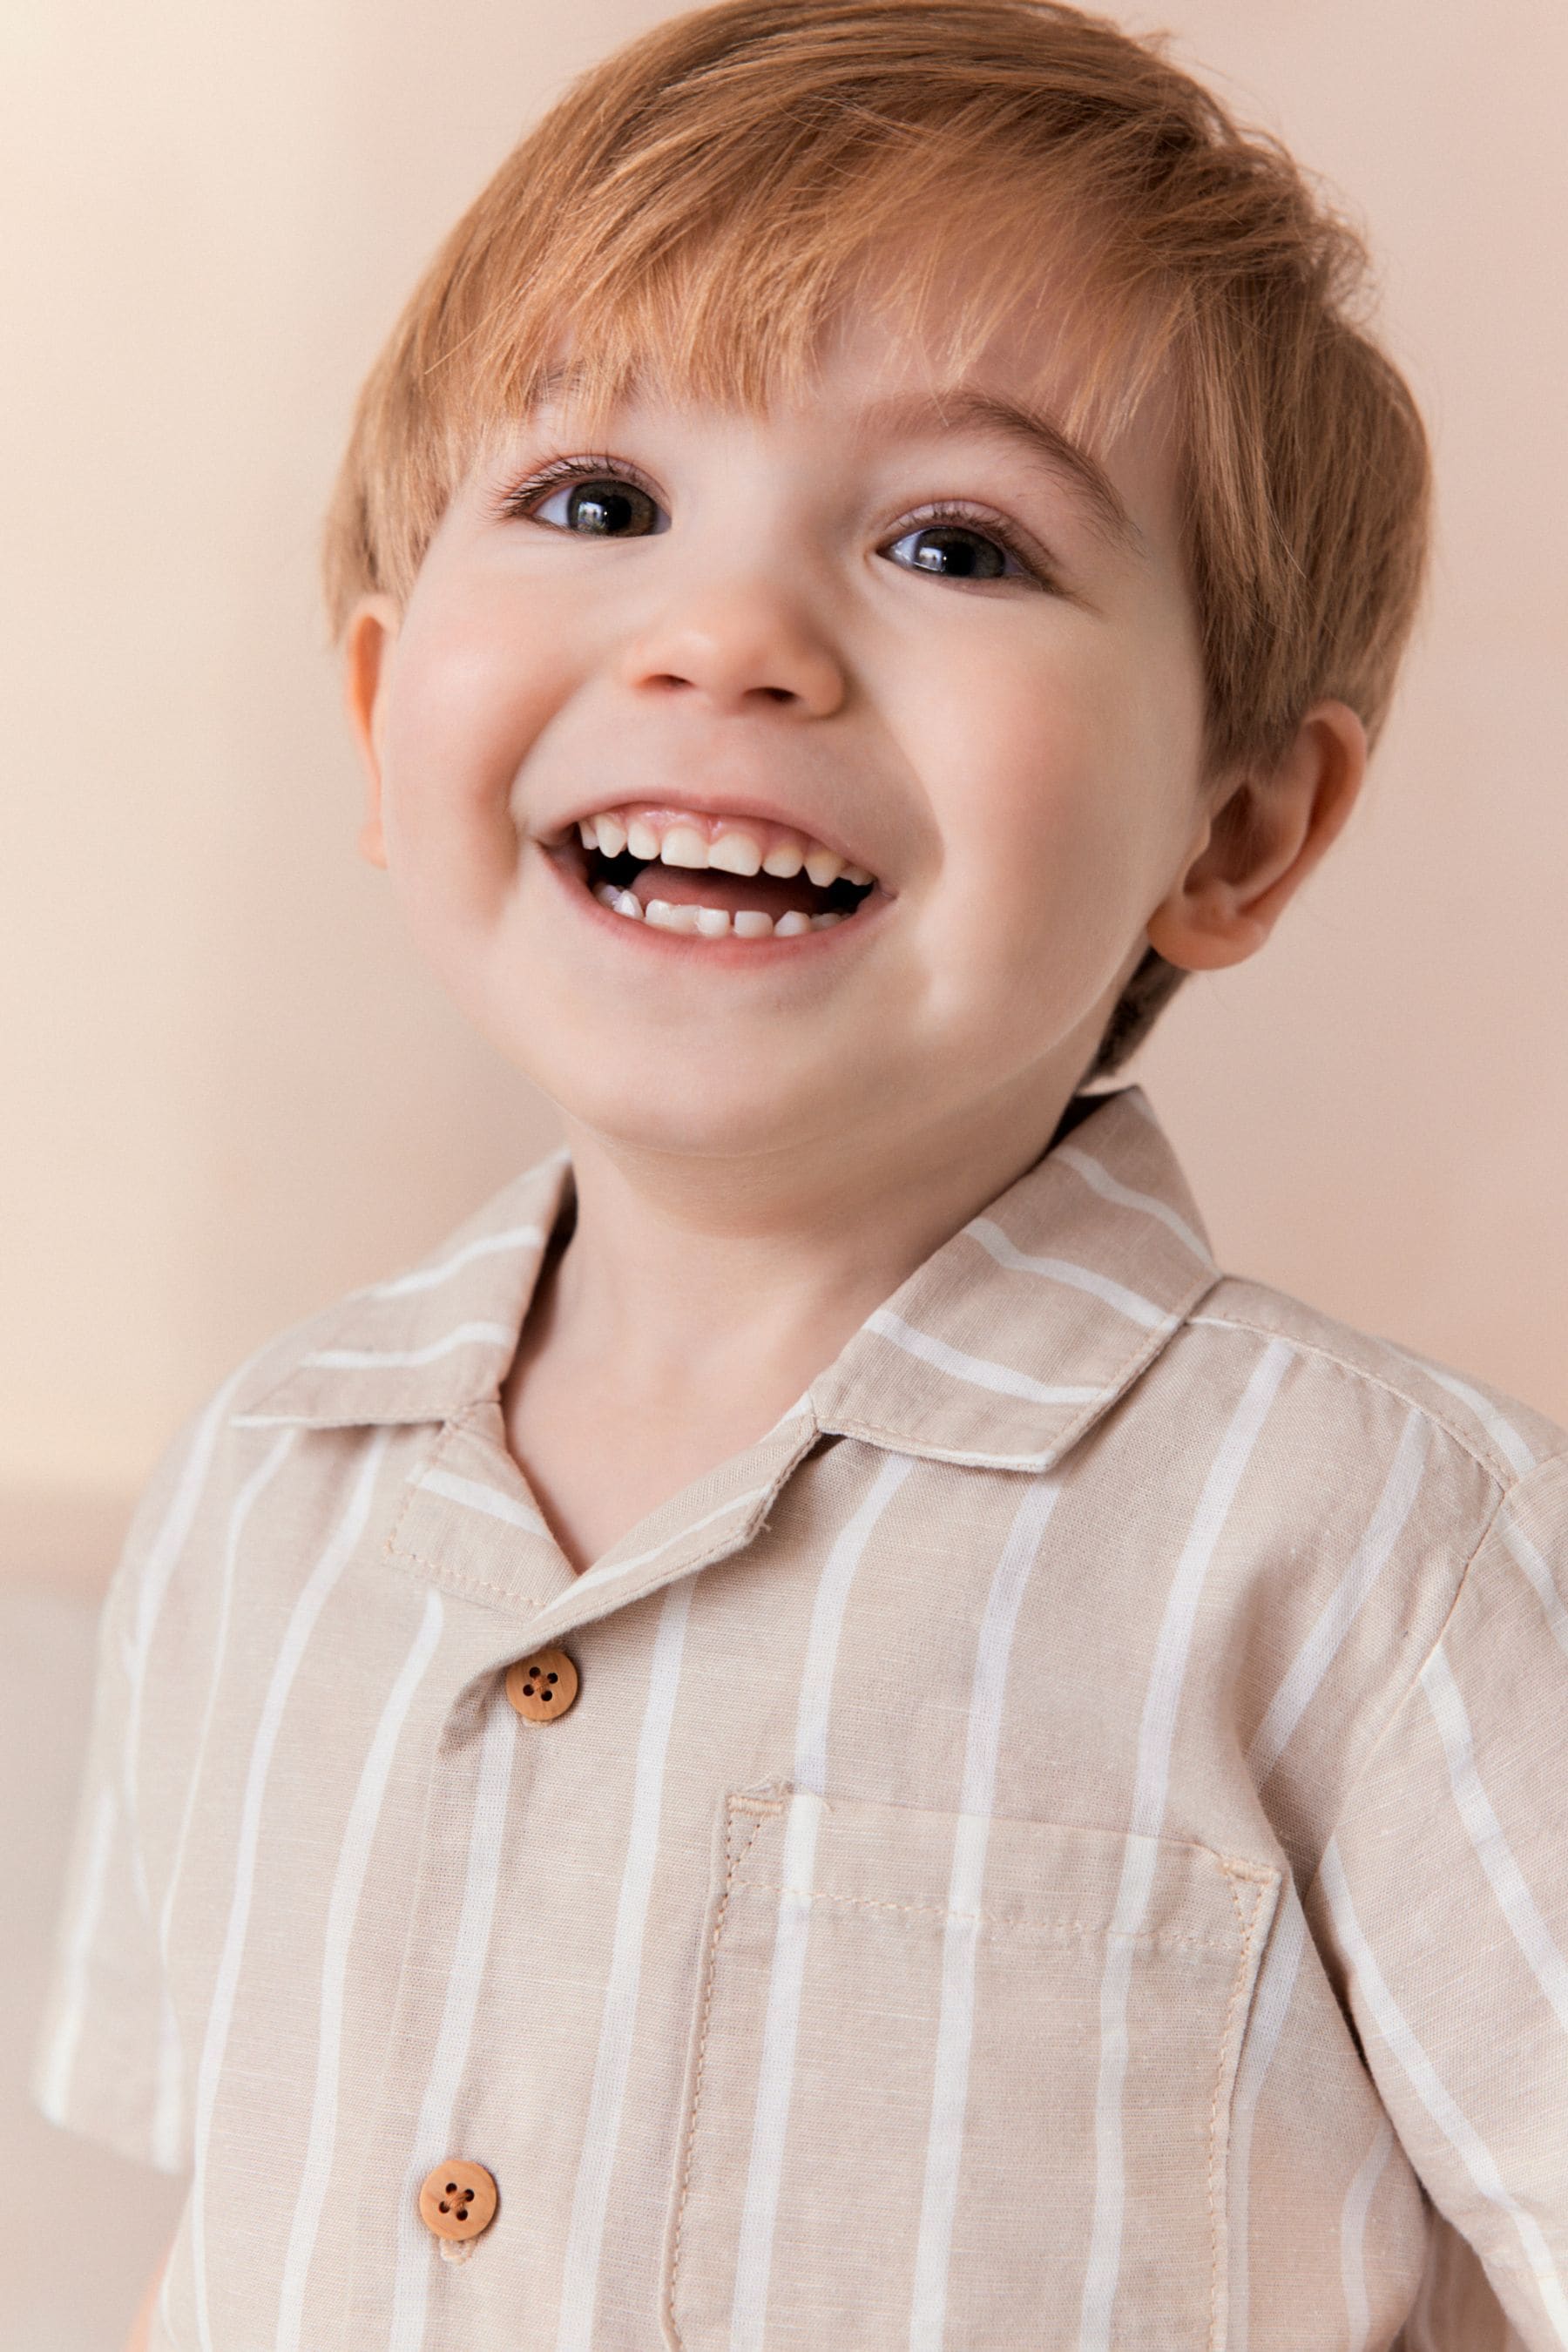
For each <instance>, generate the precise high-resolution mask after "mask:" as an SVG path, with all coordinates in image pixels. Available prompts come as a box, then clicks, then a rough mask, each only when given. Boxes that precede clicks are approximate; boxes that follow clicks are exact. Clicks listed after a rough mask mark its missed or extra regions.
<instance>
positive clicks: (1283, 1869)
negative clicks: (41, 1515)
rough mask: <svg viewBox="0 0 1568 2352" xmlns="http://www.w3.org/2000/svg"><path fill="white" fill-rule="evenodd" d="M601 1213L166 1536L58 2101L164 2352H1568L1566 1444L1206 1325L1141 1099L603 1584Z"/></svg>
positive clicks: (222, 1471) (119, 1653)
mask: <svg viewBox="0 0 1568 2352" xmlns="http://www.w3.org/2000/svg"><path fill="white" fill-rule="evenodd" d="M569 1187H570V1167H569V1163H568V1161H567V1160H566V1159H565V1158H564V1156H563V1155H556V1156H555V1157H554V1158H552V1159H551V1160H546V1161H544V1162H543V1163H542V1164H541V1165H540V1166H539V1167H537V1168H535V1169H533V1170H531V1171H529V1172H528V1173H527V1174H525V1175H523V1176H521V1177H520V1178H518V1179H517V1181H515V1182H514V1183H512V1184H511V1185H510V1186H509V1187H508V1188H506V1190H504V1191H503V1192H500V1194H499V1195H498V1196H497V1197H496V1198H495V1199H494V1200H493V1201H491V1202H489V1203H488V1204H487V1205H486V1206H485V1207H484V1208H483V1209H481V1210H480V1211H479V1213H478V1214H477V1215H475V1216H474V1217H473V1218H472V1219H471V1220H470V1221H469V1222H468V1223H467V1224H465V1225H464V1226H463V1227H462V1228H460V1230H459V1231H458V1233H456V1234H453V1235H452V1236H451V1237H450V1238H449V1239H448V1240H447V1242H445V1243H443V1244H441V1246H440V1247H439V1248H437V1249H436V1250H435V1251H433V1252H432V1253H431V1255H430V1256H429V1258H428V1259H427V1260H426V1263H425V1264H424V1265H421V1266H419V1267H417V1268H416V1269H415V1270H414V1271H413V1272H411V1273H408V1274H405V1275H403V1276H399V1277H398V1278H396V1279H395V1280H392V1281H389V1282H385V1283H382V1284H380V1285H377V1286H374V1288H371V1289H369V1290H366V1291H363V1292H361V1293H358V1294H357V1295H355V1296H354V1297H351V1298H350V1299H348V1300H346V1301H344V1302H342V1303H341V1304H340V1305H338V1306H336V1307H333V1308H332V1309H331V1310H330V1311H329V1312H327V1313H325V1314H322V1315H321V1316H319V1317H317V1318H313V1319H312V1320H311V1321H310V1322H308V1323H306V1324H304V1325H303V1326H301V1327H300V1328H297V1329H295V1330H293V1331H292V1332H289V1333H288V1334H285V1335H284V1336H283V1337H282V1338H280V1339H278V1340H276V1341H274V1342H272V1343H271V1344H269V1345H268V1347H267V1348H266V1349H263V1350H262V1351H261V1353H260V1354H259V1355H258V1357H257V1358H255V1359H253V1360H251V1361H250V1362H249V1363H247V1364H246V1365H244V1366H242V1367H241V1368H240V1370H238V1371H237V1373H236V1374H235V1375H234V1376H233V1377H232V1378H231V1379H230V1380H229V1381H227V1382H226V1384H225V1386H224V1387H223V1389H222V1390H221V1391H219V1392H218V1393H217V1394H216V1396H215V1397H214V1398H213V1399H212V1401H211V1402H210V1403H209V1404H208V1405H207V1406H206V1407H205V1410H204V1411H203V1412H200V1413H199V1414H197V1415H195V1416H194V1417H193V1420H192V1422H191V1423H190V1424H189V1426H188V1427H187V1428H186V1429H185V1430H184V1431H183V1432H182V1433H180V1434H179V1436H178V1437H177V1439H176V1440H175V1441H174V1443H173V1444H171V1446H170V1448H169V1450H168V1452H167V1453H166V1454H165V1456H164V1458H163V1461H162V1463H161V1464H160V1465H159V1467H158V1469H157V1471H156V1473H155V1475H154V1476H153V1480H152V1482H151V1484H150V1486H149V1487H148V1490H147V1492H146V1494H145V1496H143V1498H142V1503H141V1506H140V1507H139V1509H138V1512H137V1515H136V1518H135V1522H134V1525H133V1527H132V1532H131V1535H130V1537H129V1538H128V1541H127V1545H126V1550H125V1554H124V1558H123V1560H122V1563H121V1568H120V1570H119V1572H118V1574H117V1577H116V1580H115V1582H114V1585H113V1588H112V1591H111V1592H110V1597H109V1600H108V1601H107V1603H106V1607H105V1611H104V1615H103V1619H102V1629H101V1643H100V1684H99V1691H98V1708H97V1716H96V1722H95V1729H94V1735H93V1741H92V1747H91V1752H90V1756H89V1763H88V1767H87V1773H86V1780H85V1784H84V1787H83V1791H82V1799H81V1815H80V1826H79V1833H78V1838H77V1843H76V1848H75V1853H74V1858H73V1862H72V1867H71V1877H70V1883H69V1889H68V1902H67V1906H66V1910H65V1915H64V1917H63V1920H62V1928H61V1936H62V1941H61V1955H60V1962H59V1968H58V1977H57V1980H56V1985H55V1990H54V1993H53V1998H52V2000H51V2005H50V2011H49V2015H48V2017H47V2022H46V2029H45V2032H44V2035H43V2038H42V2040H41V2042H40V2045H39V2051H38V2057H37V2096H38V2098H39V2101H40V2104H41V2105H43V2106H44V2108H45V2110H46V2112H47V2113H48V2114H49V2115H51V2116H54V2117H55V2118H56V2119H57V2120H58V2121H60V2122H63V2123H65V2124H66V2125H68V2126H72V2127H74V2128H76V2129H79V2130H81V2131H85V2132H88V2133H90V2134H92V2135H94V2136H96V2137H100V2138H102V2139H104V2140H106V2141H108V2142H109V2143H110V2145H112V2146H113V2147H118V2148H121V2149H122V2150H125V2151H127V2152H128V2153H130V2154H131V2155H132V2156H136V2157H140V2158H144V2159H146V2160H149V2161H151V2162H153V2163H155V2164H160V2165H163V2166H164V2167H166V2168H170V2169H181V2168H192V2170H193V2185H192V2190H191V2195H190V2198H189V2200H188V2201H187V2204H186V2208H185V2212H184V2220H183V2222H182V2225H181V2229H180V2233H179V2237H178V2240H177V2242H176V2247H175V2252H174V2261H173V2263H172V2266H171V2271H170V2275H169V2281H168V2285H167V2289H166V2292H165V2294H164V2297H163V2302H162V2304H161V2305H160V2309H159V2315H158V2317H157V2320H156V2323H155V2326H154V2329H153V2347H154V2352H171V2347H178V2352H198V2347H199V2352H258V2347H277V2352H297V2347H309V2352H372V2347H374V2352H490V2347H494V2348H495V2352H502V2347H504V2352H547V2348H548V2352H588V2347H594V2352H650V2347H658V2346H660V2345H668V2346H684V2347H689V2352H720V2347H723V2352H826V2347H845V2352H884V2348H885V2347H886V2352H890V2347H908V2352H937V2347H947V2352H981V2347H984V2352H1017V2347H1031V2352H1034V2348H1035V2347H1038V2352H1050V2347H1072V2352H1090V2347H1110V2346H1118V2347H1138V2352H1154V2348H1155V2347H1181V2352H1189V2347H1211V2352H1212V2347H1222V2346H1224V2347H1230V2352H1244V2347H1252V2352H1327V2347H1352V2352H1378V2347H1388V2346H1390V2345H1391V2344H1393V2343H1394V2342H1395V2341H1396V2340H1397V2341H1400V2342H1402V2343H1404V2344H1405V2345H1406V2346H1408V2347H1411V2352H1428V2348H1429V2347H1437V2348H1438V2352H1493V2347H1503V2346H1504V2345H1505V2344H1513V2345H1522V2346H1525V2347H1530V2352H1547V2347H1560V2346H1563V2345H1568V1958H1565V1955H1568V1799H1565V1796H1564V1790H1565V1788H1568V1433H1564V1432H1563V1430H1561V1429H1559V1428H1557V1427H1555V1426H1553V1425H1552V1424H1551V1423H1547V1422H1545V1421H1543V1420H1542V1419H1541V1418H1540V1417H1539V1416H1537V1415H1536V1414H1534V1413H1532V1412H1530V1411H1529V1410H1528V1409H1527V1408H1526V1407H1524V1406H1522V1405H1520V1404H1518V1403H1516V1402H1513V1401H1512V1400H1511V1399H1510V1398H1507V1397H1504V1396H1500V1395H1499V1394H1498V1393H1497V1392H1496V1391H1492V1390H1490V1389H1486V1388H1483V1387H1481V1386H1480V1384H1479V1383H1477V1382H1473V1381H1464V1380H1460V1379H1458V1378H1456V1377H1455V1376H1454V1375H1453V1374H1452V1373H1450V1372H1448V1371H1447V1370H1441V1369H1439V1368H1436V1367H1435V1366H1433V1365H1430V1364H1427V1363H1425V1362H1421V1361H1417V1360H1415V1359H1413V1358H1412V1357H1411V1356H1409V1355H1408V1354H1406V1353H1405V1352H1404V1351H1403V1350H1402V1349H1397V1348H1395V1347H1394V1346H1392V1345H1390V1344H1389V1343H1387V1342H1385V1341H1383V1340H1379V1339H1371V1338H1367V1337H1365V1336H1363V1335H1362V1334H1361V1333H1358V1332H1356V1331H1353V1330H1351V1329H1348V1328H1345V1327H1344V1326H1343V1325H1342V1324H1339V1323H1336V1322H1334V1321H1331V1319H1329V1318H1326V1317H1324V1316H1321V1315H1319V1314H1317V1313H1315V1312H1314V1311H1313V1310H1312V1309H1310V1307H1304V1306H1302V1305H1300V1303H1299V1302H1297V1301H1295V1300H1293V1299H1291V1298H1289V1297H1284V1296H1282V1295H1281V1294H1279V1292H1277V1291H1273V1290H1270V1289H1268V1288H1265V1287H1263V1286H1260V1285H1258V1284H1254V1283H1249V1282H1246V1281H1241V1280H1236V1279H1232V1278H1229V1277H1226V1276H1221V1275H1219V1274H1218V1272H1217V1271H1216V1269H1215V1266H1214V1265H1213V1263H1212V1262H1211V1259H1210V1256H1209V1252H1208V1245H1207V1243H1206V1241H1205V1235H1204V1233H1203V1229H1202V1226H1201V1224H1200V1223H1199V1218H1198V1213H1197V1210H1196V1209H1195V1207H1194V1203H1193V1202H1192V1200H1191V1199H1190V1197H1189V1196H1188V1192H1187V1190H1186V1187H1185V1185H1184V1181H1183V1179H1182V1176H1181V1173H1180V1171H1179V1170H1178V1168H1177V1166H1176V1164H1175V1161H1174V1159H1173V1155H1172V1152H1171V1150H1170V1148H1169V1145H1168V1143H1167V1142H1166V1140H1165V1139H1164V1137H1163V1134H1162V1131H1161V1129H1160V1128H1159V1127H1158V1125H1157V1123H1156V1122H1155V1121H1154V1119H1153V1117H1152V1113H1151V1111H1150V1109H1149V1107H1148V1105H1147V1103H1146V1101H1145V1100H1144V1097H1142V1093H1141V1092H1140V1091H1139V1090H1138V1089H1137V1088H1135V1087H1133V1088H1127V1089H1124V1090H1122V1091H1121V1092H1120V1093H1117V1094H1114V1095H1111V1096H1109V1097H1102V1098H1100V1099H1099V1100H1098V1101H1096V1102H1095V1103H1094V1104H1093V1106H1092V1108H1090V1109H1089V1115H1088V1116H1087V1117H1085V1118H1081V1120H1080V1123H1079V1124H1078V1125H1077V1126H1076V1127H1074V1128H1072V1129H1071V1131H1070V1132H1068V1133H1067V1134H1066V1135H1065V1138H1064V1139H1061V1140H1058V1142H1057V1143H1056V1144H1055V1146H1054V1148H1053V1149H1051V1150H1049V1151H1048V1152H1047V1154H1046V1155H1045V1156H1044V1157H1043V1158H1042V1159H1041V1160H1039V1161H1038V1162H1037V1164H1036V1165H1035V1167H1034V1168H1032V1169H1031V1170H1030V1171H1028V1172H1027V1173H1026V1175H1025V1176H1023V1177H1022V1178H1021V1179H1020V1180H1019V1181H1017V1182H1016V1184H1015V1185H1013V1186H1012V1187H1011V1188H1010V1189H1009V1190H1008V1191H1007V1192H1005V1193H1004V1194H1003V1195H1002V1196H1001V1197H1000V1198H998V1199H997V1200H995V1201H994V1202H992V1203H991V1204H990V1205H989V1207H988V1208H987V1209H986V1210H985V1211H984V1213H982V1214H980V1215H978V1216H976V1217H974V1218H973V1219H972V1220H971V1221H970V1223H968V1224H967V1225H965V1226H964V1227H963V1230H962V1231H961V1232H959V1233H957V1234H954V1235H952V1238H951V1239H950V1240H949V1241H948V1242H947V1243H946V1244H944V1245H943V1246H942V1248H940V1249H939V1250H937V1251H936V1252H935V1253H934V1254H933V1255H931V1257H930V1258H929V1259H928V1260H927V1261H926V1263H925V1264H924V1265H921V1267H920V1268H919V1269H918V1270H917V1271H916V1272H915V1273H914V1274H913V1275H912V1276H910V1279H909V1280H908V1282H906V1283H905V1284H904V1285H903V1286H901V1287H900V1289H899V1290H898V1291H897V1292H896V1293H895V1294H894V1295H893V1296H892V1297H889V1299H888V1300H887V1301H886V1302H885V1303H884V1304H883V1305H882V1306H881V1307H879V1308H878V1309H877V1310H876V1312H875V1313H874V1314H873V1315H871V1316H870V1317H869V1318H868V1320H867V1322H866V1323H865V1324H864V1325H863V1327H862V1328H861V1329H860V1330H859V1331H858V1333H857V1334H856V1336H855V1337H854V1338H853V1339H851V1340H850V1342H849V1344H848V1345H847V1347H846V1349H844V1351H843V1352H842V1354H841V1355H840V1356H839V1357H838V1359H837V1361H836V1362H834V1363H833V1364H832V1365H831V1366H829V1367H828V1368H827V1369H826V1370H825V1371H824V1372H823V1373H822V1374H821V1375H820V1377H819V1378H817V1379H816V1380H815V1381H813V1382H812V1384H811V1386H810V1389H809V1390H808V1391H807V1392H806V1394H805V1396H804V1397H802V1398H801V1399H800V1400H799V1402H798V1403H797V1404H796V1405H795V1407H794V1408H793V1409H792V1411H791V1412H788V1413H787V1414H785V1415H784V1418H783V1419H782V1420H781V1421H780V1422H779V1423H777V1424H776V1426H775V1427H774V1428H773V1430H771V1431H770V1432H769V1433H768V1434H767V1435H766V1436H765V1437H763V1439H762V1440H761V1442H760V1443H759V1444H756V1445H755V1446H753V1447H752V1448H751V1449H750V1450H749V1451H748V1452H746V1453H744V1454H741V1455H739V1456H737V1457H735V1458H734V1459H732V1460H731V1461H729V1462H726V1463H725V1464H723V1465H721V1467H720V1468H718V1469H717V1470H715V1471H713V1472H712V1473H711V1474H710V1475H707V1476H705V1477H702V1478H700V1479H699V1480H697V1481H695V1482H694V1483H693V1484H692V1485H691V1486H688V1487H687V1488H685V1489H684V1490H683V1491H682V1492H681V1493H679V1494H678V1495H676V1496H673V1497H672V1498H670V1499H669V1500H668V1502H666V1503H665V1504H663V1505H662V1506H661V1507H659V1508H658V1509H657V1510H655V1511H653V1512H651V1513H650V1514H649V1515H648V1517H647V1518H646V1519H645V1520H644V1521H643V1522H642V1523H641V1524H640V1525H639V1526H638V1527H637V1528H634V1529H633V1530H632V1531H631V1533H630V1534H628V1535H627V1536H626V1538H624V1540H623V1541H621V1542H620V1543H618V1544H617V1545H616V1547H615V1549H613V1550H612V1551H611V1552H609V1553H607V1554H606V1555H605V1558H604V1559H601V1560H599V1561H597V1562H596V1563H595V1565H594V1566H593V1568H592V1569H591V1570H589V1571H588V1572H587V1573H586V1574H584V1576H582V1577H581V1578H577V1577H574V1575H573V1574H572V1572H571V1570H570V1568H569V1566H568V1565H567V1563H566V1561H565V1560H564V1559H563V1556H562V1554H561V1553H560V1551H559V1550H558V1549H557V1547H556V1545H555V1544H554V1542H553V1540H552V1537H551V1535H550V1532H549V1530H548V1528H547V1527H546V1526H545V1525H544V1523H543V1522H542V1518H541V1517H540V1514H539V1511H538V1508H537V1507H536V1505H535V1503H534V1501H533V1498H532V1496H531V1494H530V1492H529V1488H528V1486H527V1484H526V1482H525V1480H524V1478H523V1477H522V1475H521V1473H520V1471H519V1469H518V1468H517V1466H516V1465H515V1464H514V1463H513V1461H512V1460H511V1458H510V1455H509V1454H508V1453H507V1451H506V1448H505V1444H504V1441H503V1433H502V1424H501V1419H500V1407H499V1391H500V1383H501V1381H502V1379H503V1377H504V1375H505V1372H506V1370H507V1368H508V1366H509V1364H510V1359H511V1356H512V1353H513V1349H514V1347H515V1343H516V1339H517V1334H518V1331H519V1328H520V1326H521V1320H522V1317H523V1315H524V1312H525V1310H526V1307H527V1304H528V1299H529V1296H530V1292H531V1286H532V1284H533V1281H534V1278H535V1275H536V1271H537V1267H538V1265H539V1260H540V1256H541V1254H542V1245H543V1243H544V1240H545V1238H546V1236H547V1234H548V1233H549V1231H550V1230H551V1228H552V1224H553V1223H554V1222H555V1220H556V1219H557V1217H558V1216H559V1214H560V1213H562V1211H563V1207H564V1206H565V1204H566V1202H567V1200H568V1198H569ZM614 1443H615V1433H614V1430H613V1429H608V1430H606V1431H605V1444H606V1445H612V1444H614ZM545 1642H551V1643H558V1644H560V1645H561V1646H562V1647H563V1648H564V1649H566V1650H567V1651H568V1652H569V1654H570V1655H571V1656H572V1658H573V1659H574V1662H575V1664H576V1665H577V1668H578V1671H579V1673H580V1675H581V1678H582V1683H581V1689H580V1692H579V1695H578V1696H577V1699H576V1702H575V1704H574V1706H573V1707H572V1709H571V1711H570V1713H569V1714H568V1715H566V1716H564V1717H562V1718H561V1719H560V1721H559V1722H556V1723H553V1724H550V1725H547V1726H535V1725H531V1724H527V1723H524V1722H522V1721H521V1720H520V1718H519V1717H518V1716H517V1715H516V1714H515V1713H514V1712H513V1711H512V1709H511V1708H510V1706H509V1705H508V1704H507V1701H506V1698H505V1696H504V1694H503V1690H502V1677H503V1675H504V1672H505V1669H506V1667H507V1665H508V1664H509V1663H510V1661H512V1660H513V1659H514V1658H517V1657H519V1656H521V1655H522V1654H524V1653H526V1652H527V1651H529V1650H531V1649H533V1648H536V1647H538V1646H540V1645H542V1643H545ZM447 2156H457V2157H462V2158H468V2159H469V2160H471V2161H473V2162H475V2163H479V2164H482V2165H484V2166H485V2167H486V2168H488V2169H489V2171H490V2172H491V2173H492V2174H493V2175H494V2177H495V2179H496V2182H497V2184H498V2187H499V2190H500V2207H499V2210H498V2212H497V2215H496V2219H495V2221H493V2222H492V2224H491V2225H490V2227H489V2230H488V2231H486V2232H485V2233H484V2234H483V2235H482V2236H481V2237H479V2238H478V2239H476V2240H474V2241H473V2242H471V2243H470V2244H469V2245H468V2246H458V2247H454V2248H451V2249H449V2250H448V2255H447V2258H443V2256H442V2253H441V2251H440V2248H439V2246H438V2244H437V2241H436V2240H434V2239H433V2238H432V2237H431V2236H430V2234H429V2233H428V2231H426V2229H425V2228H424V2227H423V2225H422V2224H421V2222H420V2221H419V2218H418V2212H417V2202H416V2200H417V2195H418V2189H419V2185H420V2183H421V2181H422V2180H423V2179H424V2177H425V2175H426V2172H427V2171H428V2170H429V2168H431V2167H432V2166H433V2165H435V2164H437V2163H438V2162H439V2161H440V2160H441V2159H442V2158H444V2157H447ZM1505 2315H1506V2316H1505ZM1510 2323H1511V2329H1510ZM1402 2330H1404V2331H1405V2332H1404V2334H1403V2335H1402V2334H1401V2331H1402Z"/></svg>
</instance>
